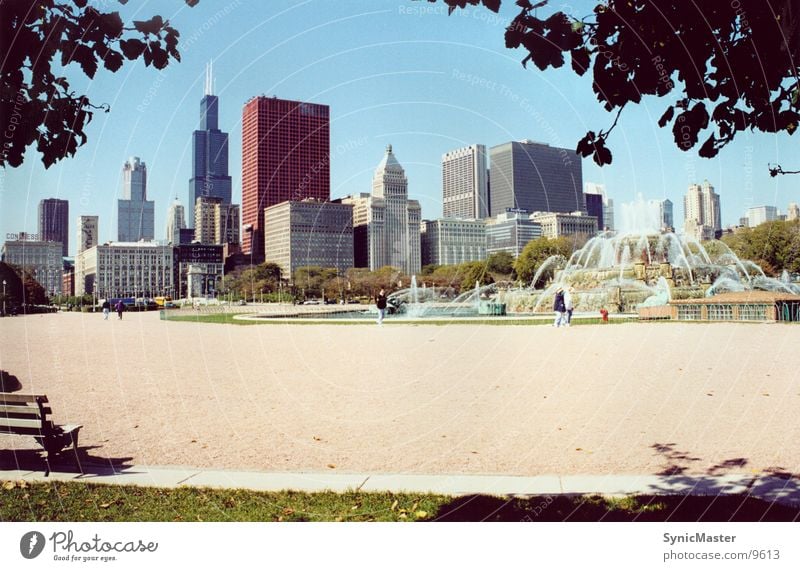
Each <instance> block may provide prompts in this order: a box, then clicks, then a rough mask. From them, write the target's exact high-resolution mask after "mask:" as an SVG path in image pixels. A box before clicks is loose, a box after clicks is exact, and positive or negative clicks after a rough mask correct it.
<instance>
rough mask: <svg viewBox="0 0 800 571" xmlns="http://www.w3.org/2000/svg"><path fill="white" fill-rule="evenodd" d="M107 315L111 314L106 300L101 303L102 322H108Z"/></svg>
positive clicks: (109, 305)
mask: <svg viewBox="0 0 800 571" xmlns="http://www.w3.org/2000/svg"><path fill="white" fill-rule="evenodd" d="M109 313H111V304H110V303H108V300H107V299H106V300H104V301H103V321H108V314H109Z"/></svg>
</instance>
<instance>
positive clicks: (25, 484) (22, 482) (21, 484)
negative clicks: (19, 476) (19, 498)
mask: <svg viewBox="0 0 800 571" xmlns="http://www.w3.org/2000/svg"><path fill="white" fill-rule="evenodd" d="M17 487H18V488H23V489H25V488H27V487H28V482H26V481H25V480H17Z"/></svg>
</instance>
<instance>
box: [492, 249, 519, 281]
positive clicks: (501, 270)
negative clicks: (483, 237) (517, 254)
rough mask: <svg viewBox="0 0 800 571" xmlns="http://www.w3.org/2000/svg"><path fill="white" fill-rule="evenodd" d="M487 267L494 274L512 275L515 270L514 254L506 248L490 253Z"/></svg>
mask: <svg viewBox="0 0 800 571" xmlns="http://www.w3.org/2000/svg"><path fill="white" fill-rule="evenodd" d="M486 269H488V270H489V271H490V272H492V273H493V274H502V275H504V276H508V275H511V273H512V272H513V271H514V256H513V254H512V253H511V252H506V251H505V250H503V251H501V252H495V253H494V254H489V257H488V258H487V259H486Z"/></svg>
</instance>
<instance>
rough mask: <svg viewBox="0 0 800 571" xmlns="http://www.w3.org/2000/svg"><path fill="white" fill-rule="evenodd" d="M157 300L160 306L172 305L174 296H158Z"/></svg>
mask: <svg viewBox="0 0 800 571" xmlns="http://www.w3.org/2000/svg"><path fill="white" fill-rule="evenodd" d="M155 302H156V305H157V306H158V307H165V306H167V305H169V306H171V305H172V303H171V302H172V298H171V297H170V296H165V297H157V298H155Z"/></svg>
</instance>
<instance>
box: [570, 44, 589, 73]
mask: <svg viewBox="0 0 800 571" xmlns="http://www.w3.org/2000/svg"><path fill="white" fill-rule="evenodd" d="M570 55H572V70H573V71H574V72H575V73H577V74H578V75H583V74H584V73H586V70H588V69H589V50H587V49H586V48H585V47H580V48H576V49H574V50H572V51H571V52H570Z"/></svg>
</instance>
